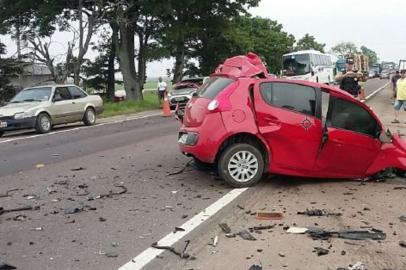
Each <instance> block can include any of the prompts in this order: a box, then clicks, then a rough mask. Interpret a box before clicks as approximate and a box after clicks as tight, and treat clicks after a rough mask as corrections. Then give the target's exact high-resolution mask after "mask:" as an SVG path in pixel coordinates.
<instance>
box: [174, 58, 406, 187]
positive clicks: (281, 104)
mask: <svg viewBox="0 0 406 270" xmlns="http://www.w3.org/2000/svg"><path fill="white" fill-rule="evenodd" d="M218 70H219V72H216V73H214V74H212V75H211V77H210V80H209V82H208V83H206V84H205V85H204V86H203V87H202V88H201V89H200V90H199V92H198V95H196V96H193V97H192V100H191V101H190V102H189V103H188V105H187V106H186V109H185V114H184V118H183V120H182V126H181V128H180V129H179V135H178V143H179V147H180V151H181V152H182V153H183V154H185V155H187V156H191V157H193V158H194V160H195V164H196V166H200V165H202V167H203V165H205V164H207V163H208V164H213V165H216V166H217V169H218V173H219V175H220V177H221V178H222V179H224V180H225V181H226V182H227V183H228V184H229V185H231V186H233V187H239V188H240V187H248V186H252V185H254V184H256V183H257V182H258V181H260V180H261V178H262V176H263V175H264V174H266V173H271V174H276V175H278V174H281V175H292V176H301V177H312V178H314V177H317V178H321V179H325V178H342V179H364V178H367V177H370V176H373V175H376V174H378V173H380V172H381V171H382V170H384V169H387V168H395V169H399V170H401V172H403V171H405V170H406V143H405V142H404V141H403V140H402V139H401V138H400V137H399V135H397V134H393V135H392V134H391V133H390V132H389V131H386V130H385V127H384V126H383V125H382V123H381V121H380V120H379V118H378V117H377V115H376V114H375V113H374V112H373V111H372V110H371V109H370V108H369V106H368V105H366V104H364V103H362V102H361V101H358V100H356V99H354V98H353V97H352V96H351V95H349V94H348V93H346V92H344V91H342V90H340V89H338V88H336V87H332V86H328V85H325V84H320V83H314V82H306V81H292V80H285V79H279V78H275V77H272V76H269V74H268V73H267V70H266V68H265V66H264V65H263V64H262V63H261V60H260V58H259V57H256V58H254V56H253V55H252V54H249V55H248V56H236V57H233V58H229V59H227V60H226V61H225V62H224V63H223V64H222V65H221V68H219V69H218ZM354 153H356V154H354Z"/></svg>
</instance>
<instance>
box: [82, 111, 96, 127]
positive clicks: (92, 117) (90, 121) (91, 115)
mask: <svg viewBox="0 0 406 270" xmlns="http://www.w3.org/2000/svg"><path fill="white" fill-rule="evenodd" d="M83 123H85V125H86V126H92V125H94V124H96V112H95V111H94V109H93V108H87V109H86V111H85V115H84V116H83Z"/></svg>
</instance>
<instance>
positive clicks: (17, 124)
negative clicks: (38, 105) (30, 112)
mask: <svg viewBox="0 0 406 270" xmlns="http://www.w3.org/2000/svg"><path fill="white" fill-rule="evenodd" d="M36 119H37V118H36V117H30V118H25V119H20V120H16V119H10V118H8V119H4V118H3V119H2V118H0V122H6V123H7V127H2V128H0V131H12V130H19V129H29V128H34V127H35V122H36ZM0 126H1V125H0Z"/></svg>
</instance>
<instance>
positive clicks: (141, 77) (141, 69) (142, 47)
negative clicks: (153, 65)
mask: <svg viewBox="0 0 406 270" xmlns="http://www.w3.org/2000/svg"><path fill="white" fill-rule="evenodd" d="M138 39H139V50H138V82H139V84H140V90H141V91H142V90H144V84H145V79H146V78H145V72H146V69H147V59H146V55H145V51H146V50H147V48H146V46H147V43H148V40H147V38H143V37H142V36H141V35H140V34H138ZM144 39H145V40H144Z"/></svg>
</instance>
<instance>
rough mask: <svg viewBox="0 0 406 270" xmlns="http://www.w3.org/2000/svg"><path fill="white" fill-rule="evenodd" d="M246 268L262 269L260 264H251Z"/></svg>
mask: <svg viewBox="0 0 406 270" xmlns="http://www.w3.org/2000/svg"><path fill="white" fill-rule="evenodd" d="M248 270H262V264H253V265H252V266H251V267H250V268H249V269H248Z"/></svg>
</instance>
